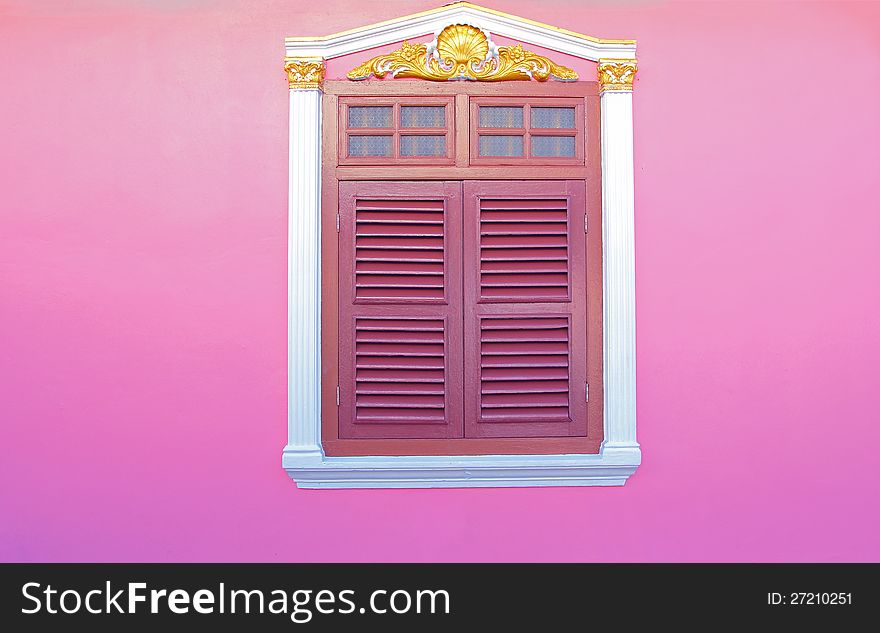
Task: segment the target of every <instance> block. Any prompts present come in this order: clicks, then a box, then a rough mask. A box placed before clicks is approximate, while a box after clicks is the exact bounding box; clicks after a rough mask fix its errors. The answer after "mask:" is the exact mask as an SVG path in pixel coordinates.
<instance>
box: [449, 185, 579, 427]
mask: <svg viewBox="0 0 880 633" xmlns="http://www.w3.org/2000/svg"><path fill="white" fill-rule="evenodd" d="M464 199H465V200H464V217H465V246H464V264H463V265H464V273H465V277H464V284H465V285H464V302H465V351H464V354H465V389H466V391H465V435H466V436H467V437H539V436H543V437H549V436H584V435H586V431H587V407H586V375H587V374H586V358H587V353H586V314H585V307H586V263H585V243H586V239H585V238H586V236H585V231H584V227H585V224H584V222H585V220H584V215H585V213H586V209H585V187H584V183H583V182H582V181H508V182H480V181H470V182H465V185H464Z"/></svg>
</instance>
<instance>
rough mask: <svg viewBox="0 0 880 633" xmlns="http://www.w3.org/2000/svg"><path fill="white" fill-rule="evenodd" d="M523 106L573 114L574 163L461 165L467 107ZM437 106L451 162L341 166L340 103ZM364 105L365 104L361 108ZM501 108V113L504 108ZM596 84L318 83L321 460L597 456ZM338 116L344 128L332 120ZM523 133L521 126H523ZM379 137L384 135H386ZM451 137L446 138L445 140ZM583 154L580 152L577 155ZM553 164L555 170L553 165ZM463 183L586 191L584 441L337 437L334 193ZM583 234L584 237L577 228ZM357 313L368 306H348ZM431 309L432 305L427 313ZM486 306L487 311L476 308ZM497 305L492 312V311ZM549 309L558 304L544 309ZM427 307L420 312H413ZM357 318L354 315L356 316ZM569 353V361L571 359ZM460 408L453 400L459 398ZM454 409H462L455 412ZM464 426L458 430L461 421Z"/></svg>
mask: <svg viewBox="0 0 880 633" xmlns="http://www.w3.org/2000/svg"><path fill="white" fill-rule="evenodd" d="M504 98H509V99H510V101H518V102H520V103H525V102H528V103H529V104H532V105H537V106H541V105H544V104H547V105H551V104H553V102H554V101H556V103H560V104H561V105H569V104H570V103H572V102H575V107H578V104H582V106H581V108H582V109H581V110H580V113H579V114H578V116H577V119H576V120H577V131H578V132H579V133H580V135H581V136H580V138H581V140H580V141H578V142H577V144H578V146H579V148H578V154H580V155H582V156H583V159H584V160H583V162H582V163H581V162H579V161H575V162H573V163H569V162H568V161H570V159H565V158H563V159H558V158H557V159H550V160H549V161H548V159H544V158H531V157H529V158H525V159H522V160H519V162H513V161H511V164H508V165H501V164H492V162H491V160H490V161H488V162H487V163H484V164H477V165H473V164H472V163H471V148H470V141H471V132H472V131H471V130H470V124H471V105H470V104H471V103H475V102H477V101H479V100H484V99H485V100H490V99H491V100H496V101H497V100H498V99H504ZM440 99H446V100H448V101H449V102H451V103H454V106H453V115H451V116H450V117H448V118H447V121H446V122H447V124H448V125H450V126H451V130H447V134H452V135H453V136H447V139H448V140H449V141H450V142H452V143H453V150H454V151H453V155H454V160H453V161H447V160H444V161H443V163H441V164H437V163H435V164H418V163H414V162H408V161H407V160H406V159H383V161H382V162H378V161H376V159H374V158H368V159H367V162H364V163H360V164H358V163H351V162H347V161H346V159H345V158H344V154H345V150H347V145H346V144H345V143H346V137H345V135H344V134H343V131H344V130H343V128H346V127H347V125H345V123H347V112H345V114H344V115H342V111H343V109H344V107H343V106H342V105H341V104H342V103H343V102H348V103H353V102H361V103H369V102H370V101H372V102H373V103H379V104H387V105H391V104H393V103H394V102H401V103H402V102H411V103H412V105H419V104H428V103H431V102H432V101H436V100H440ZM365 100H368V101H365ZM507 103H509V101H507V102H505V103H503V104H502V105H507ZM599 109H600V108H599V84H598V82H596V81H583V82H582V81H578V82H503V83H488V82H439V83H438V82H424V81H410V80H396V81H378V80H376V81H372V80H371V81H363V82H351V81H345V80H328V81H327V82H325V85H324V98H323V103H322V111H323V125H322V128H323V131H322V135H323V152H322V162H323V167H324V168H323V171H322V186H321V191H322V193H321V195H322V211H321V226H322V230H321V260H322V263H321V269H322V282H321V303H322V308H321V331H322V336H321V358H322V360H321V428H322V430H321V443H322V447H323V450H324V452H325V454H326V455H332V456H346V455H351V456H358V455H367V456H369V455H485V454H491V455H499V454H508V455H516V454H527V455H528V454H531V455H535V454H568V453H577V454H592V453H598V451H599V450H600V446H601V444H602V440H603V422H602V420H603V410H604V394H603V389H602V387H603V380H602V365H603V363H602V356H603V349H602V340H603V338H602V242H601V235H602V214H601V203H602V202H601V147H600V142H599V139H600V134H599V131H600V130H599V121H600V117H599ZM342 116H345V117H346V118H345V119H343V118H341V117H342ZM528 122H529V123H530V121H528ZM386 132H387V130H386ZM453 137H454V138H453ZM581 145H582V146H583V149H582V150H581V149H580V146H581ZM560 161H562V162H560ZM432 180H434V181H438V180H439V181H459V182H461V181H467V180H484V181H491V180H505V181H511V180H520V181H529V180H532V181H540V180H555V181H559V180H581V181H583V182H584V183H585V185H586V204H587V212H588V213H589V232H588V234H587V253H586V257H587V262H588V267H589V270H590V271H591V272H590V273H589V274H588V279H587V286H588V288H589V289H590V292H589V293H588V297H591V298H590V299H589V300H588V301H587V322H588V328H587V340H588V342H587V350H589V351H588V355H589V358H588V365H587V373H588V376H587V378H588V380H589V384H590V389H589V402H588V403H587V408H588V410H589V413H588V421H587V424H588V429H587V434H586V436H581V435H579V436H561V435H558V436H555V437H553V436H540V437H538V436H536V437H512V438H511V437H477V438H473V437H452V438H450V437H447V438H440V437H438V438H433V439H422V438H417V437H405V438H399V439H379V438H375V437H374V438H355V439H348V438H345V437H343V436H341V435H340V415H339V414H340V412H341V411H340V404H339V402H340V400H339V395H338V394H339V391H338V389H337V385H339V384H340V380H341V378H342V376H341V375H340V366H339V359H340V357H341V356H342V355H344V354H345V353H346V352H345V351H344V350H343V349H342V347H343V346H342V345H341V341H340V337H339V334H340V325H341V324H340V310H339V308H340V306H339V299H340V296H339V294H340V293H339V284H340V283H341V277H340V270H339V267H338V265H339V250H340V246H341V245H340V243H339V233H338V232H337V227H338V226H339V224H338V222H339V218H338V215H337V214H338V211H339V193H340V186H341V185H342V184H343V183H344V182H347V181H360V182H364V181H417V182H425V181H432ZM585 228H586V227H585ZM358 305H360V308H363V309H366V308H371V307H372V306H369V305H364V304H358ZM436 305H437V304H434V306H436ZM479 305H487V304H479ZM496 305H497V304H496ZM553 305H554V306H559V305H560V304H558V303H556V304H553ZM429 307H431V306H429V305H426V304H422V308H424V309H427V308H429ZM360 308H359V309H360ZM573 353H577V352H573ZM462 398H463V396H462ZM462 405H464V402H462ZM462 422H464V420H462Z"/></svg>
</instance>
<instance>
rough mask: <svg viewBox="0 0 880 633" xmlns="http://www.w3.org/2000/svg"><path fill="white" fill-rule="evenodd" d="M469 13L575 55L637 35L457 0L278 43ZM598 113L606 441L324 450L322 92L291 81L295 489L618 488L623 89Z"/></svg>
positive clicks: (624, 226) (388, 33) (627, 52)
mask: <svg viewBox="0 0 880 633" xmlns="http://www.w3.org/2000/svg"><path fill="white" fill-rule="evenodd" d="M460 22H468V23H471V24H473V25H474V26H479V27H480V28H483V29H486V30H488V31H491V32H493V33H497V34H499V35H502V36H505V37H510V38H512V39H516V40H519V41H522V42H528V43H531V44H537V45H539V46H543V47H545V48H548V49H552V50H556V51H561V52H564V53H568V54H570V55H574V56H576V57H581V58H583V59H589V60H594V61H596V60H598V59H600V58H616V59H635V44H634V43H620V42H618V43H614V42H611V43H609V42H597V41H593V40H590V39H587V38H583V37H578V36H577V34H573V33H569V32H566V31H560V30H559V29H553V28H552V27H548V26H542V25H539V24H537V23H534V22H530V21H524V20H518V19H517V18H515V17H514V16H507V15H505V14H499V13H497V12H492V11H488V10H483V9H480V8H479V7H475V6H473V5H468V4H456V5H451V6H449V7H447V8H444V9H443V10H439V11H434V12H427V13H425V14H419V15H416V16H411V19H402V20H397V21H393V22H389V23H385V24H379V25H374V26H372V27H367V28H365V29H360V30H357V31H352V32H349V33H343V34H339V35H337V36H333V37H330V38H327V39H322V40H308V41H291V40H288V41H287V42H286V48H287V55H288V56H289V57H325V58H327V57H337V56H339V55H346V54H348V53H353V52H357V51H361V50H364V49H367V48H372V47H374V46H380V45H382V44H388V43H393V42H398V41H400V40H403V39H406V38H409V37H416V36H418V35H424V34H427V33H431V32H437V31H439V30H441V29H442V28H443V27H445V26H447V25H449V24H452V23H460ZM601 113H602V114H601V116H602V122H601V125H602V134H601V142H602V218H603V221H602V227H603V230H602V251H603V257H604V283H603V301H604V315H603V318H604V326H603V333H604V334H603V336H604V341H603V343H604V363H605V366H604V382H605V384H604V394H605V407H604V409H605V418H604V437H605V439H604V442H603V444H602V446H601V448H600V451H599V454H598V455H477V456H432V457H382V456H376V457H327V456H325V455H324V452H323V450H322V448H321V403H320V377H321V365H320V363H321V359H320V340H321V337H320V334H321V333H320V323H321V313H320V307H321V304H320V297H321V289H320V279H321V266H320V257H321V253H320V238H321V236H320V217H321V92H320V91H319V90H314V89H309V90H299V89H292V90H291V91H290V199H289V218H290V229H289V231H290V241H289V254H288V257H289V291H288V302H289V308H288V309H289V341H288V350H289V353H288V359H289V368H288V369H289V372H288V377H289V379H288V394H289V396H288V399H289V405H288V426H289V429H288V444H287V446H286V447H285V449H284V455H283V459H282V463H283V466H284V468H285V470H287V472H288V474H289V475H290V476H291V477H292V478H293V479H294V480H295V481H296V482H297V485H299V486H300V487H301V488H450V487H485V486H498V487H501V486H620V485H623V484H624V483H625V482H626V480H627V478H628V477H629V476H630V475H632V474H633V472H635V470H636V468H637V467H638V465H639V464H640V463H641V450H640V449H639V445H638V442H637V441H636V400H635V398H636V394H635V387H636V382H635V378H636V375H635V267H634V250H633V246H634V228H633V224H634V223H633V212H634V208H633V206H634V202H633V142H632V141H633V132H632V92H629V91H623V92H616V91H606V92H604V93H603V94H602V97H601Z"/></svg>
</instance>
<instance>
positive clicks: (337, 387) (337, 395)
mask: <svg viewBox="0 0 880 633" xmlns="http://www.w3.org/2000/svg"><path fill="white" fill-rule="evenodd" d="M336 406H337V407H338V406H339V385H336Z"/></svg>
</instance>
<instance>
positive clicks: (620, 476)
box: [282, 446, 641, 488]
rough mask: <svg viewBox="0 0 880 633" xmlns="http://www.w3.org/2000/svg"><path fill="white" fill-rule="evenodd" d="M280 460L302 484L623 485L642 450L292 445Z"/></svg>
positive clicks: (635, 448) (328, 486) (624, 447)
mask: <svg viewBox="0 0 880 633" xmlns="http://www.w3.org/2000/svg"><path fill="white" fill-rule="evenodd" d="M282 461H283V465H284V469H285V470H286V471H287V473H288V474H289V475H290V477H291V478H292V479H293V480H294V481H296V483H297V485H298V486H299V487H300V488H481V487H512V486H622V485H623V484H624V483H626V480H627V478H628V477H629V476H630V475H632V474H633V473H634V472H635V470H636V468H637V467H638V465H639V463H640V462H641V451H640V449H639V448H638V446H622V447H613V448H612V447H608V446H603V448H602V451H601V452H600V453H599V454H598V455H474V456H431V457H409V456H406V457H388V456H386V457H326V456H324V455H322V454H321V453H320V452H317V451H315V452H306V451H301V450H296V449H295V448H294V447H291V446H288V447H287V448H285V450H284V456H283V460H282Z"/></svg>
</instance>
